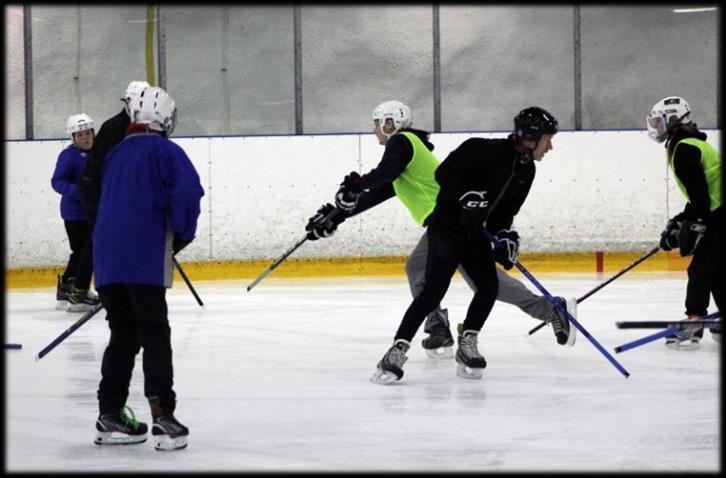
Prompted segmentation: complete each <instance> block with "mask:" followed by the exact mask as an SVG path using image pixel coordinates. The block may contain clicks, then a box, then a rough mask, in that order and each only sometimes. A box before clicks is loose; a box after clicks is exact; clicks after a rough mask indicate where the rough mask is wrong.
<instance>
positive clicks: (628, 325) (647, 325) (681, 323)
mask: <svg viewBox="0 0 726 478" xmlns="http://www.w3.org/2000/svg"><path fill="white" fill-rule="evenodd" d="M716 322H718V320H705V319H700V320H676V321H673V320H651V321H642V322H638V321H633V322H615V326H616V327H617V328H619V329H667V328H669V327H672V328H675V329H679V330H683V329H687V328H689V327H691V326H693V325H711V324H714V323H716Z"/></svg>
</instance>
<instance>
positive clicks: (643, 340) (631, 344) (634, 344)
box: [614, 312, 721, 353]
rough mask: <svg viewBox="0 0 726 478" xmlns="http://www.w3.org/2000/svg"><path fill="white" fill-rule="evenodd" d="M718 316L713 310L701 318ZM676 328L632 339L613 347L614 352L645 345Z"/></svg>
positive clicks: (665, 335)
mask: <svg viewBox="0 0 726 478" xmlns="http://www.w3.org/2000/svg"><path fill="white" fill-rule="evenodd" d="M720 316H721V315H720V314H719V313H718V312H714V313H713V314H708V315H707V316H706V317H704V318H703V320H711V319H715V318H717V317H720ZM684 323H687V322H684ZM678 330H679V327H669V328H667V329H665V330H661V331H660V332H656V333H654V334H651V335H648V336H646V337H642V338H640V339H637V340H633V341H632V342H628V343H626V344H623V345H620V346H618V347H615V349H614V350H615V353H620V352H625V351H626V350H630V349H634V348H635V347H640V346H641V345H645V344H648V343H650V342H654V341H656V340H658V339H662V338H665V337H668V336H669V335H673V334H675V333H676V332H678Z"/></svg>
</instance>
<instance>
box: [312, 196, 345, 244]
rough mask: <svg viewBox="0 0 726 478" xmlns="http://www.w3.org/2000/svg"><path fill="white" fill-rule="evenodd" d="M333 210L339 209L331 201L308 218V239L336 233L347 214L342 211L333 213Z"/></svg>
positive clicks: (314, 239) (316, 238)
mask: <svg viewBox="0 0 726 478" xmlns="http://www.w3.org/2000/svg"><path fill="white" fill-rule="evenodd" d="M333 211H337V210H336V209H335V206H333V205H332V204H330V203H327V204H323V205H322V206H321V207H320V209H318V212H317V213H315V215H314V216H313V217H311V218H310V219H308V223H307V225H306V226H305V231H307V233H308V234H307V238H308V239H310V240H311V241H316V240H318V239H320V238H323V237H330V236H332V235H333V234H335V230H336V229H337V228H338V224H341V223H342V222H343V221H345V216H344V215H343V213H342V212H340V211H337V213H335V214H332V215H331V213H332V212H333Z"/></svg>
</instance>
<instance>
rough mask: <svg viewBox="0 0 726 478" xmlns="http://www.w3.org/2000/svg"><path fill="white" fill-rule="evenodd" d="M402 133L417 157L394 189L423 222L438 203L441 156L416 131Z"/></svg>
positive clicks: (402, 174) (398, 178) (410, 162)
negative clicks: (437, 169) (437, 156)
mask: <svg viewBox="0 0 726 478" xmlns="http://www.w3.org/2000/svg"><path fill="white" fill-rule="evenodd" d="M400 134H402V135H404V136H405V137H407V138H408V140H409V141H410V142H411V145H412V146H413V158H412V159H411V161H409V163H408V165H407V166H406V169H404V170H403V172H402V173H401V175H400V176H398V177H397V178H396V180H395V181H393V190H394V191H395V193H396V196H398V199H400V200H401V202H402V203H403V205H404V206H406V208H407V209H408V211H409V212H410V213H411V216H412V217H413V219H414V220H415V221H416V223H417V224H418V225H419V226H423V223H424V221H425V220H426V218H427V217H429V215H430V214H431V213H432V212H433V210H434V207H436V197H437V196H438V195H439V189H440V188H439V183H437V182H436V177H435V176H434V173H435V172H436V168H438V167H439V160H438V159H437V158H436V156H434V154H433V153H432V152H431V151H429V149H428V148H427V147H426V145H425V144H424V143H423V141H421V139H420V138H419V137H418V136H416V135H415V134H414V133H411V132H408V131H402V132H401V133H400Z"/></svg>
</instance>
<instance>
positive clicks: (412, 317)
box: [394, 227, 462, 342]
mask: <svg viewBox="0 0 726 478" xmlns="http://www.w3.org/2000/svg"><path fill="white" fill-rule="evenodd" d="M426 233H427V234H428V241H429V246H428V252H427V257H426V275H425V278H424V285H423V289H422V290H421V292H420V293H419V294H418V295H417V296H416V298H414V300H413V302H411V305H409V307H408V309H407V310H406V313H405V314H404V316H403V319H402V320H401V325H400V326H399V327H398V331H396V335H395V336H394V341H395V340H398V339H404V340H408V341H409V342H410V341H411V340H413V337H414V336H415V335H416V332H417V331H418V329H419V327H421V324H422V323H423V321H424V320H425V319H426V316H427V315H428V314H429V313H430V312H431V311H432V310H434V309H435V308H436V307H437V306H438V305H439V303H440V302H441V300H442V299H443V298H444V296H445V295H446V291H447V290H448V288H449V285H450V284H451V278H452V277H453V275H454V272H455V271H456V267H457V266H458V265H459V255H460V253H461V247H462V244H461V240H459V239H457V238H456V237H455V236H451V235H449V234H447V233H445V232H443V231H439V230H437V229H432V228H430V227H429V228H428V230H427V231H426Z"/></svg>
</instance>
